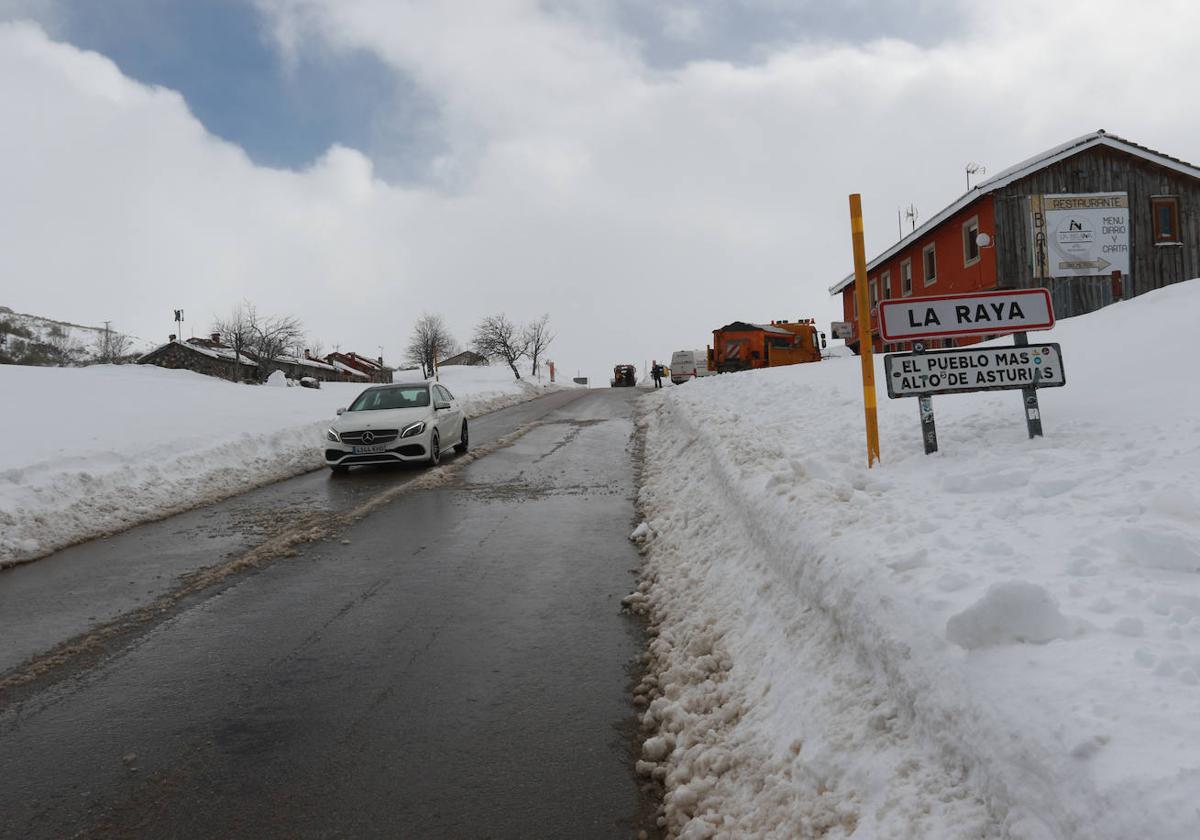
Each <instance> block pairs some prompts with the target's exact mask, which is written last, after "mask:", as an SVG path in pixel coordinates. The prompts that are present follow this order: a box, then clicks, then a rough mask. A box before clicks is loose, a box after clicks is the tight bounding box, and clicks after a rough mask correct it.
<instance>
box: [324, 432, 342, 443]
mask: <svg viewBox="0 0 1200 840" xmlns="http://www.w3.org/2000/svg"><path fill="white" fill-rule="evenodd" d="M325 440H331V441H333V442H334V443H341V442H342V439H341V438H340V437H338V433H337V432H335V431H334V430H333V429H326V430H325Z"/></svg>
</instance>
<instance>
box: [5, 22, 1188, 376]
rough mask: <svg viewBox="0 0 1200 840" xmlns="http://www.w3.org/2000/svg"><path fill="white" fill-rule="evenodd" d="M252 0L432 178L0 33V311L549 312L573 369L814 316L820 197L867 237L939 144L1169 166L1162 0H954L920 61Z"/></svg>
mask: <svg viewBox="0 0 1200 840" xmlns="http://www.w3.org/2000/svg"><path fill="white" fill-rule="evenodd" d="M264 8H266V9H267V10H268V12H269V13H270V15H271V18H272V20H273V21H274V22H275V23H276V31H277V33H279V34H280V37H281V38H284V39H285V43H286V45H287V49H289V50H293V51H297V50H305V49H312V48H320V49H330V48H332V49H367V50H370V51H372V52H374V53H376V54H378V55H379V56H380V57H381V58H383V59H384V60H385V61H386V62H388V63H390V64H391V65H393V66H395V67H396V68H397V69H398V71H402V72H404V73H405V74H406V75H407V76H409V77H411V78H413V79H415V80H416V81H417V83H418V84H419V85H421V87H422V89H423V91H424V92H425V93H426V94H427V95H428V96H430V98H431V99H432V100H433V101H435V102H437V103H438V105H439V107H440V109H441V114H440V117H441V125H442V128H443V130H444V131H445V133H446V136H445V140H446V148H447V150H448V151H447V152H446V153H445V155H443V156H442V157H441V158H440V159H439V160H438V161H436V162H435V164H434V171H433V172H432V173H431V180H432V182H433V183H435V184H440V185H441V186H440V187H436V188H435V187H422V188H413V187H404V186H398V185H389V184H386V183H383V182H382V181H380V180H378V179H377V178H376V177H374V176H373V173H372V169H371V165H370V162H369V161H368V160H367V159H366V158H365V157H363V156H362V155H361V154H360V153H358V152H356V151H354V150H351V149H344V148H334V149H331V150H330V151H329V153H328V154H327V155H326V156H325V157H324V158H322V160H321V161H319V162H318V163H317V164H316V165H314V166H313V167H312V168H310V169H308V170H306V171H303V172H289V171H277V170H269V169H264V168H261V167H256V166H254V165H253V164H252V163H250V162H249V161H248V160H247V158H246V156H245V155H243V154H242V153H241V152H240V150H238V149H237V148H236V147H233V146H230V145H229V144H227V143H224V142H222V141H219V140H216V139H214V138H213V137H212V136H211V135H209V134H207V133H206V132H205V131H204V129H203V127H202V126H201V125H199V124H198V123H197V122H196V120H195V119H193V118H192V117H191V115H190V114H189V113H188V111H187V109H186V105H185V103H184V102H182V100H181V99H180V98H179V97H178V96H177V95H175V94H173V93H171V92H169V91H164V90H159V89H151V88H147V87H145V86H142V85H139V84H137V83H135V82H132V81H130V80H129V79H126V78H124V77H122V76H121V75H120V73H119V71H117V69H116V68H115V67H114V66H113V65H112V64H111V63H109V62H108V61H107V60H105V59H103V58H101V57H99V56H96V55H94V54H85V53H81V52H79V51H77V50H75V49H74V48H72V47H69V46H67V45H63V44H57V43H53V42H51V41H49V40H48V39H47V38H46V37H45V36H44V35H42V34H41V32H40V31H39V30H36V29H35V28H33V27H30V26H23V27H22V26H18V27H14V26H5V27H0V101H2V102H3V103H4V105H5V110H6V122H7V124H8V125H9V126H12V127H13V129H12V130H10V131H7V132H5V133H4V134H3V136H0V176H2V177H3V181H4V183H5V185H6V200H5V202H4V203H3V204H2V205H0V276H3V277H4V278H5V291H4V295H3V297H4V298H6V299H7V300H4V301H0V302H4V303H7V304H8V305H10V306H14V308H22V307H24V308H26V309H33V310H37V311H43V312H46V313H47V314H53V315H58V316H61V317H69V318H72V319H76V320H88V321H96V320H99V319H101V318H112V319H115V320H117V321H118V322H119V323H121V322H128V323H129V326H131V327H136V328H137V329H139V330H142V331H146V332H150V333H154V334H158V333H165V332H166V331H167V329H168V328H169V327H170V320H169V313H170V310H171V309H172V308H173V307H176V306H186V307H187V308H188V310H189V314H191V315H192V317H193V318H195V317H197V316H198V315H199V314H200V313H203V314H204V315H205V317H206V318H207V315H208V314H210V313H213V312H220V311H223V310H224V309H226V308H227V307H228V306H229V305H231V304H232V303H233V302H234V301H236V300H237V299H239V298H241V297H243V296H244V297H248V298H251V299H253V300H256V301H258V302H259V304H260V306H263V307H265V308H271V307H278V308H282V309H287V310H288V311H290V312H294V313H295V314H297V315H299V316H300V317H302V318H303V319H304V320H305V321H306V322H307V323H308V324H309V325H310V326H311V327H312V328H313V329H314V330H315V331H316V332H318V333H320V334H322V335H323V336H324V337H325V339H326V342H327V343H333V342H341V343H343V344H346V345H351V344H354V345H358V346H360V347H362V348H364V349H371V348H373V347H374V346H375V345H378V344H383V345H384V346H385V348H389V349H394V348H398V347H399V346H400V344H401V343H402V341H403V339H404V338H405V332H406V330H407V327H408V324H409V323H410V322H411V320H412V319H413V318H414V317H415V316H416V315H417V314H419V312H420V311H421V310H431V311H434V310H437V311H443V312H445V313H446V315H447V316H448V319H449V320H450V323H451V325H452V326H453V327H454V329H455V330H456V332H457V333H458V334H459V336H460V337H461V338H466V337H467V335H468V333H469V329H470V326H471V324H472V323H473V322H474V320H475V319H476V318H477V317H478V316H479V315H481V314H484V313H486V312H489V311H493V310H497V309H505V310H507V311H508V312H509V314H510V315H512V316H514V317H516V318H518V319H524V318H528V317H532V316H534V315H537V314H540V313H541V312H542V311H549V312H550V313H551V314H552V318H553V320H554V322H555V323H556V328H557V332H558V335H559V339H558V341H557V342H556V345H555V347H554V352H553V354H552V355H553V356H555V357H556V358H557V359H558V360H559V361H560V363H561V365H562V367H563V368H564V370H566V371H569V372H572V373H573V372H574V370H575V369H576V368H582V369H585V371H586V372H589V373H590V374H591V375H592V376H594V377H597V378H599V377H603V376H606V374H605V370H604V369H605V367H606V366H611V364H613V363H615V362H617V361H623V360H629V361H633V362H635V363H637V364H639V365H640V364H641V362H642V361H643V360H644V359H648V358H651V357H655V356H657V357H659V358H662V357H665V356H667V355H669V353H670V352H671V350H673V349H677V348H679V347H688V346H703V345H704V344H705V343H707V341H708V340H709V339H710V337H711V334H710V331H711V330H712V329H713V328H714V327H717V326H720V325H721V324H723V323H726V322H728V321H731V320H735V319H749V320H765V319H768V318H779V317H790V318H795V317H803V316H808V315H815V316H817V317H819V318H820V319H821V320H823V321H827V320H829V319H830V318H831V317H835V316H836V315H837V309H836V308H835V306H834V304H833V302H832V301H830V300H829V298H828V296H827V294H826V291H825V290H826V288H827V287H828V286H829V285H830V284H831V283H833V282H835V281H836V280H837V279H839V278H840V277H841V276H842V275H843V274H844V273H845V272H846V271H847V270H848V268H849V262H850V247H849V244H850V243H849V239H850V237H849V230H848V228H849V225H848V219H847V209H846V196H847V194H848V193H850V192H853V191H860V192H862V193H863V194H864V201H865V203H866V207H867V211H868V218H867V225H868V227H867V234H868V249H869V250H872V251H876V250H879V249H880V248H882V247H885V246H886V245H888V244H890V242H891V241H892V240H893V239H894V238H895V231H896V227H895V224H896V222H895V212H896V207H897V206H899V205H901V204H907V203H908V202H909V201H913V202H915V203H917V204H918V206H919V207H920V208H921V210H922V214H923V215H924V216H926V217H927V216H929V215H931V214H932V213H933V212H935V211H936V210H938V209H940V207H942V206H943V205H944V204H946V203H948V202H949V201H950V200H952V199H953V198H954V197H956V195H957V194H958V193H959V192H960V191H961V189H962V187H963V181H964V174H963V171H962V170H963V166H964V164H966V162H967V161H970V160H977V161H981V162H983V163H986V164H987V165H988V167H989V168H990V169H991V170H992V171H999V170H1000V169H1002V168H1004V167H1005V166H1007V165H1009V164H1011V163H1014V162H1016V161H1017V160H1019V159H1021V158H1024V157H1026V156H1028V155H1029V154H1032V153H1033V152H1036V151H1039V150H1040V149H1042V148H1045V147H1048V146H1051V145H1054V144H1056V143H1058V142H1061V141H1063V140H1066V139H1068V138H1070V137H1073V136H1075V135H1078V134H1082V133H1084V132H1086V131H1089V130H1092V129H1095V128H1099V127H1104V128H1107V129H1109V130H1110V131H1113V132H1115V133H1119V134H1122V135H1125V136H1128V137H1129V138H1130V139H1134V140H1136V141H1138V142H1142V143H1145V144H1147V145H1150V146H1154V147H1156V148H1160V149H1162V150H1163V151H1166V152H1168V153H1170V154H1174V155H1177V156H1180V157H1183V158H1185V159H1186V158H1189V157H1191V158H1195V157H1200V155H1198V154H1197V151H1198V150H1197V149H1196V148H1195V140H1194V138H1195V137H1196V136H1197V131H1196V130H1197V128H1198V127H1200V125H1198V123H1200V116H1197V115H1196V114H1195V113H1194V111H1193V109H1190V108H1188V107H1187V106H1188V104H1189V103H1190V101H1191V98H1192V97H1191V90H1190V87H1191V83H1192V80H1193V79H1194V78H1196V69H1197V67H1196V62H1197V59H1196V57H1195V56H1196V53H1195V50H1194V46H1193V44H1192V43H1191V40H1192V39H1191V35H1190V34H1189V33H1190V32H1194V31H1195V30H1196V24H1197V23H1200V8H1196V9H1194V8H1193V7H1192V6H1191V5H1190V4H1187V3H1182V2H1160V3H1153V4H1143V5H1141V6H1138V7H1137V9H1136V11H1135V10H1133V9H1132V8H1131V7H1129V6H1128V4H1126V3H1123V2H1116V0H1096V2H1091V3H1087V4H1083V3H1075V4H1066V3H1064V4H1053V5H1050V6H1046V5H1045V4H1041V3H1033V2H1018V3H1007V4H1003V5H1002V6H996V5H986V4H983V5H979V6H978V7H977V8H976V7H972V8H971V10H970V17H969V24H970V26H969V32H968V34H967V35H965V36H963V37H961V38H960V39H958V40H954V41H945V42H943V43H941V44H939V45H938V46H935V47H932V48H919V47H916V46H913V45H910V44H906V43H902V42H899V41H880V42H873V43H870V44H865V45H850V44H816V43H807V44H795V45H791V46H789V47H787V48H786V49H782V48H781V49H777V50H775V51H773V52H771V53H770V54H768V55H766V56H765V57H764V59H763V61H762V62H761V63H758V64H754V65H738V66H734V65H731V64H728V63H722V62H702V63H693V64H690V65H687V66H685V67H682V68H680V69H678V70H675V71H670V72H663V71H656V70H654V69H652V68H650V67H648V66H647V65H646V64H645V63H644V62H643V61H642V60H641V58H640V57H639V55H638V53H637V51H636V47H635V44H634V41H633V40H631V39H630V38H628V37H626V36H625V35H623V34H622V33H619V32H617V31H615V30H614V29H612V28H611V27H608V26H600V25H597V24H594V19H592V18H588V17H581V16H578V15H575V16H572V15H567V14H565V13H555V12H547V11H545V10H544V9H543V7H542V6H541V5H540V4H537V3H534V2H532V0H530V2H518V1H517V0H508V2H499V0H498V2H494V3H486V4H478V3H465V2H464V3H450V2H447V3H437V4H425V3H421V4H400V3H392V2H381V1H380V2H366V1H365V0H364V2H353V3H352V2H345V1H344V0H339V2H332V0H331V2H328V3H324V2H317V0H311V2H287V1H286V0H273V2H268V3H265V4H264ZM601 17H602V16H601ZM1114 20H1115V21H1118V22H1119V27H1118V28H1119V33H1117V32H1114V31H1113V22H1114ZM1164 20H1170V21H1171V22H1172V23H1171V25H1170V26H1167V27H1164V26H1163V25H1162V23H1163V21H1164ZM202 326H205V325H197V331H199V330H200V329H201V328H202Z"/></svg>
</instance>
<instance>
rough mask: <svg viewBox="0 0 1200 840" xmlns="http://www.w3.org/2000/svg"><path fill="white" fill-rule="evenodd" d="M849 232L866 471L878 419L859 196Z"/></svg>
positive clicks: (875, 453)
mask: <svg viewBox="0 0 1200 840" xmlns="http://www.w3.org/2000/svg"><path fill="white" fill-rule="evenodd" d="M850 232H851V235H852V237H853V239H854V294H855V297H856V299H857V300H858V353H859V358H860V359H861V360H862V380H863V409H864V410H865V411H866V415H867V468H868V469H870V468H871V467H873V466H874V465H875V462H876V461H878V460H879V418H878V416H877V415H876V412H875V362H874V359H873V358H872V355H873V354H872V351H873V350H874V349H875V346H874V344H873V342H872V339H871V297H870V295H869V294H868V292H867V250H866V247H865V246H864V245H863V220H862V196H861V195H859V194H858V193H854V194H853V195H851V196H850Z"/></svg>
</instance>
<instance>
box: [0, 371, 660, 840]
mask: <svg viewBox="0 0 1200 840" xmlns="http://www.w3.org/2000/svg"><path fill="white" fill-rule="evenodd" d="M632 397H633V394H631V393H630V392H627V391H623V390H621V391H593V392H582V393H581V392H574V393H564V394H556V395H552V396H550V397H546V398H543V399H541V400H537V401H534V402H533V403H528V404H526V405H524V406H519V407H516V408H513V409H507V410H505V411H502V412H496V413H495V414H493V415H488V416H486V417H481V418H477V419H476V420H474V421H472V441H473V445H474V446H476V448H477V450H479V451H481V452H483V453H484V454H483V455H482V457H477V456H467V457H465V458H464V457H459V458H456V459H448V462H447V464H446V465H445V466H444V468H443V469H442V470H440V471H435V472H430V471H418V470H411V469H407V470H406V469H367V470H361V471H352V472H351V473H350V474H349V475H348V476H339V477H333V476H330V475H328V474H327V473H325V472H321V473H314V474H310V475H306V476H301V477H299V478H296V479H292V480H290V481H286V482H281V483H279V484H277V485H272V486H271V487H267V488H262V489H261V490H258V491H255V492H254V493H250V494H246V495H245V496H243V497H239V498H237V499H232V500H228V501H226V502H223V503H221V504H219V505H214V506H211V507H209V508H206V509H203V510H200V511H194V512H192V513H189V514H184V515H182V516H178V517H173V518H172V519H168V520H164V521H162V522H158V523H152V524H150V525H146V526H141V527H139V528H136V529H133V530H132V531H130V532H128V533H126V534H123V535H120V536H119V537H114V538H110V539H108V540H105V541H96V542H93V543H88V544H84V545H80V546H76V547H74V548H71V549H68V550H66V551H63V552H59V553H58V554H57V555H54V556H52V557H49V558H46V559H44V560H42V561H38V562H37V563H33V564H31V565H29V566H25V567H20V568H17V569H13V570H10V571H8V572H5V573H2V574H0V614H3V615H4V616H5V628H6V629H5V637H6V643H5V645H4V646H3V657H4V659H2V660H0V831H2V833H3V836H5V837H73V836H83V837H126V836H154V837H163V836H178V837H214V836H222V837H332V836H343V837H358V836H380V837H413V838H421V837H439V838H441V837H497V838H500V837H629V836H633V835H634V834H635V833H636V832H637V831H638V830H639V829H640V828H642V827H645V826H646V825H647V822H648V813H649V809H651V808H652V803H649V802H647V801H646V800H645V799H644V798H643V797H642V796H641V795H640V794H639V791H638V787H637V782H636V780H635V778H634V777H633V774H632V769H631V768H632V764H633V758H634V756H633V753H632V750H633V748H634V746H633V745H634V730H633V726H634V721H635V718H634V710H633V708H632V706H631V705H630V704H629V691H628V689H629V685H630V681H631V679H633V678H634V677H635V676H636V674H635V663H636V662H637V660H638V655H639V654H640V652H641V650H642V648H643V638H642V635H641V629H640V627H639V626H638V625H637V624H636V622H635V621H634V620H633V619H631V618H629V617H628V616H626V615H623V614H622V613H621V610H620V599H621V598H622V596H623V595H625V594H626V593H627V592H628V591H629V590H630V589H631V588H632V586H633V584H634V578H633V575H632V571H633V569H634V568H635V566H636V565H637V557H636V554H635V552H634V551H633V549H632V548H631V546H630V544H629V543H628V541H627V540H626V536H627V534H628V533H629V530H630V528H631V525H632V520H633V515H634V513H633V506H632V499H633V495H634V482H633V474H632V452H631V447H632V443H631V435H632V421H631V411H632ZM247 558H249V559H247Z"/></svg>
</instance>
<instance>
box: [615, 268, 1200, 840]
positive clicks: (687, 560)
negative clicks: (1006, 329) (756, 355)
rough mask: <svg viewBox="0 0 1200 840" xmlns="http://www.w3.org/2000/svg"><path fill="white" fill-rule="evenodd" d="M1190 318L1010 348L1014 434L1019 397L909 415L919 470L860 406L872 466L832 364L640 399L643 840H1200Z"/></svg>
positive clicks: (855, 394)
mask: <svg viewBox="0 0 1200 840" xmlns="http://www.w3.org/2000/svg"><path fill="white" fill-rule="evenodd" d="M1197 311H1200V281H1192V282H1189V283H1186V284H1180V285H1177V286H1172V287H1169V288H1167V289H1164V290H1161V291H1158V292H1154V293H1152V294H1149V295H1145V296H1142V297H1140V298H1137V299H1135V300H1133V301H1130V302H1126V303H1121V304H1117V305H1115V306H1111V307H1108V308H1107V309H1105V310H1102V311H1100V312H1097V313H1094V314H1092V315H1089V316H1085V317H1081V318H1075V319H1071V320H1069V321H1064V322H1062V323H1061V324H1059V326H1058V327H1057V328H1056V329H1055V330H1054V331H1053V332H1052V333H1040V334H1037V338H1038V339H1043V338H1044V339H1045V340H1050V341H1058V342H1060V343H1061V344H1062V347H1063V356H1064V365H1065V369H1066V375H1067V385H1066V387H1065V388H1061V389H1055V390H1045V391H1043V392H1042V393H1041V395H1040V400H1041V407H1042V415H1043V423H1044V426H1045V430H1046V437H1045V438H1043V439H1040V440H1035V441H1030V440H1028V439H1027V438H1026V432H1025V424H1024V420H1023V417H1022V411H1021V402H1020V396H1019V393H1016V392H1004V393H992V394H970V395H959V396H953V397H944V398H936V399H935V400H934V408H935V411H936V412H937V422H938V437H939V442H940V444H941V452H940V453H939V454H938V455H935V456H932V457H928V456H925V455H924V454H923V450H922V445H921V435H920V428H919V421H918V413H917V406H916V401H915V400H888V399H886V395H884V396H883V399H882V400H881V405H880V411H879V420H880V429H881V442H882V454H883V458H884V462H883V464H882V466H880V467H877V468H876V469H873V470H867V468H866V464H865V444H864V443H863V433H862V428H863V420H862V416H863V415H862V397H861V394H862V392H861V384H860V380H859V363H858V360H857V359H856V358H855V359H832V360H827V361H825V362H822V363H820V364H813V365H801V366H796V367H792V368H778V369H774V370H768V371H757V372H753V373H746V374H733V375H728V376H721V377H710V378H708V379H704V380H699V381H697V382H694V383H689V385H688V387H686V388H677V389H673V390H671V391H669V392H664V393H662V394H655V395H650V396H648V397H647V398H646V399H645V402H644V407H645V408H646V412H645V415H644V416H643V418H642V420H641V424H642V428H643V429H644V432H645V434H646V441H645V442H646V465H645V470H644V474H643V487H642V489H641V491H640V495H639V504H640V506H641V509H642V513H643V516H644V518H645V530H641V529H639V535H638V541H639V543H640V544H641V545H642V549H641V550H642V551H643V552H644V553H645V554H646V557H647V562H646V571H645V577H644V579H643V581H642V583H641V585H640V586H639V591H638V592H636V593H634V595H632V596H630V598H629V599H627V604H628V605H629V606H630V607H631V608H632V609H634V610H637V611H640V612H645V613H646V614H647V616H648V618H649V621H650V628H651V633H652V636H653V640H652V642H651V644H650V649H649V657H650V660H651V661H650V672H651V676H649V677H648V678H647V680H646V681H645V682H644V683H643V684H642V685H640V686H638V689H637V701H636V702H638V703H639V704H640V705H641V706H642V708H643V709H644V713H643V725H644V727H645V730H646V738H647V742H646V747H645V753H644V755H643V756H642V761H641V762H640V763H639V765H638V771H639V772H640V773H641V774H642V775H644V776H646V777H647V778H650V779H656V780H658V781H659V782H661V783H662V785H663V788H664V791H665V797H664V803H665V812H664V815H663V819H664V822H665V824H666V825H667V826H668V828H669V829H670V831H671V833H672V834H675V835H678V836H684V837H708V836H713V835H714V834H717V835H718V836H719V834H720V833H724V834H725V835H727V836H759V837H781V838H782V837H804V836H822V837H829V838H835V837H851V836H853V837H856V838H857V837H878V838H889V840H890V839H891V838H914V840H916V838H931V837H937V838H968V837H969V838H980V837H997V838H1000V837H1006V838H1032V839H1033V840H1043V838H1046V839H1047V840H1048V838H1087V840H1106V839H1109V838H1111V840H1126V838H1130V837H1154V838H1156V840H1185V838H1186V840H1191V838H1194V837H1197V836H1200V803H1198V802H1197V800H1196V797H1195V791H1196V789H1197V785H1200V715H1197V714H1196V709H1197V708H1200V390H1197V389H1195V388H1191V387H1185V388H1178V387H1176V383H1190V382H1193V381H1195V372H1194V369H1193V367H1194V363H1193V358H1194V354H1193V353H1192V352H1191V348H1190V347H1189V346H1188V343H1187V339H1188V337H1189V336H1190V335H1191V321H1192V319H1193V317H1194V313H1195V312H1197ZM1132 336H1141V337H1142V339H1141V340H1139V341H1137V342H1133V341H1131V340H1130V338H1131V337H1132ZM877 381H879V382H880V383H882V381H883V378H882V364H880V366H879V372H878V373H877ZM880 390H881V394H882V393H883V388H882V386H881V389H880Z"/></svg>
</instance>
